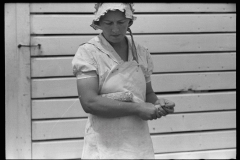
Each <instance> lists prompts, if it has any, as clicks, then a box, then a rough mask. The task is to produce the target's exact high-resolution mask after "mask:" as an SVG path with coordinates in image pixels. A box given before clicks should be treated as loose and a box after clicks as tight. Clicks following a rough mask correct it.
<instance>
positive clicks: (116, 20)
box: [99, 10, 130, 43]
mask: <svg viewBox="0 0 240 160" xmlns="http://www.w3.org/2000/svg"><path fill="white" fill-rule="evenodd" d="M129 21H130V19H129V18H126V17H125V13H124V12H121V11H119V10H116V11H108V12H107V13H106V14H105V15H104V16H102V17H101V18H100V20H99V26H100V29H101V30H102V31H103V35H104V37H105V38H106V39H107V40H108V41H109V42H111V43H119V42H122V41H123V40H124V37H125V35H126V32H127V29H128V27H129Z"/></svg>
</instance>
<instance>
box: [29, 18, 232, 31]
mask: <svg viewBox="0 0 240 160" xmlns="http://www.w3.org/2000/svg"><path fill="white" fill-rule="evenodd" d="M93 18H94V16H93V15H69V14H68V15H63V14H61V15H49V14H47V15H31V27H32V28H31V34H94V33H95V34H96V33H100V32H101V30H94V29H93V28H92V27H90V26H89V25H90V24H91V23H92V20H93ZM82 22H85V23H82ZM190 24H191V25H190ZM131 29H132V31H133V33H182V32H184V33H187V32H236V14H183V15H181V14H180V15H177V14H169V15H166V14H160V15H156V14H152V15H142V14H141V15H138V17H137V20H136V21H134V23H133V25H132V26H131Z"/></svg>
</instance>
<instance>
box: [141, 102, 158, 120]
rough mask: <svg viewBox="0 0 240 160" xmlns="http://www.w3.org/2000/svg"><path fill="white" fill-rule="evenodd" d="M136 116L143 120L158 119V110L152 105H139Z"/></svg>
mask: <svg viewBox="0 0 240 160" xmlns="http://www.w3.org/2000/svg"><path fill="white" fill-rule="evenodd" d="M138 116H139V117H140V118H141V119H143V120H153V119H157V118H160V117H161V115H160V114H159V113H158V109H157V108H156V107H155V106H154V105H153V104H152V103H139V110H138Z"/></svg>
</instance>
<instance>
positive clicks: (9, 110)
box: [4, 3, 32, 159]
mask: <svg viewBox="0 0 240 160" xmlns="http://www.w3.org/2000/svg"><path fill="white" fill-rule="evenodd" d="M4 11H5V14H4V15H5V32H4V33H5V83H6V84H5V116H6V117H5V124H6V130H5V135H6V138H5V140H6V141H5V144H6V148H5V150H6V152H5V153H6V155H5V156H6V158H7V159H31V149H32V148H31V116H30V115H31V90H30V89H31V88H30V84H31V81H30V78H31V77H30V50H29V48H24V47H23V48H20V49H18V48H17V45H18V44H29V43H30V26H29V24H30V23H29V14H30V13H29V4H28V3H22V4H19V3H7V4H5V5H4Z"/></svg>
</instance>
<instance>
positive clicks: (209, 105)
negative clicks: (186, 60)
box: [32, 92, 236, 119]
mask: <svg viewBox="0 0 240 160" xmlns="http://www.w3.org/2000/svg"><path fill="white" fill-rule="evenodd" d="M158 97H159V98H166V99H169V100H171V101H173V102H175V104H176V107H175V113H178V112H199V111H217V110H231V109H236V92H215V93H186V94H165V95H164V94H163V95H158ZM87 116H88V115H87V113H85V112H84V110H83V109H82V106H81V104H80V101H79V99H78V98H71V99H44V100H32V119H46V118H77V117H78V118H82V117H87Z"/></svg>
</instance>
